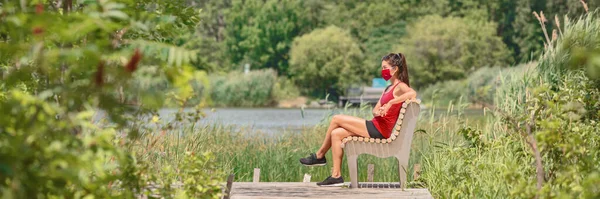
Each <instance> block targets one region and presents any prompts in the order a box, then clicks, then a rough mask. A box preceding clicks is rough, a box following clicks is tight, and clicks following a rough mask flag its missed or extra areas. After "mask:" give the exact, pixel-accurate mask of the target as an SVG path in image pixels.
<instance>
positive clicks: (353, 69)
mask: <svg viewBox="0 0 600 199" xmlns="http://www.w3.org/2000/svg"><path fill="white" fill-rule="evenodd" d="M362 59H363V54H362V51H361V50H360V48H359V46H358V44H357V42H356V41H355V40H354V39H353V38H352V37H351V36H350V33H349V32H348V31H346V30H343V29H341V28H338V27H336V26H329V27H327V28H324V29H316V30H314V31H313V32H311V33H309V34H306V35H302V36H300V37H298V38H296V39H294V43H293V44H292V48H291V50H290V73H291V74H292V75H293V76H294V78H295V81H296V82H297V85H299V87H301V88H302V89H304V91H305V92H309V93H312V94H313V95H315V94H316V95H319V96H321V97H322V96H324V95H325V93H326V92H328V90H329V88H333V89H334V90H335V91H337V92H340V93H343V89H344V88H347V87H348V86H350V85H352V84H360V83H362V82H363V81H364V80H365V78H366V77H367V74H368V72H369V71H370V69H369V67H366V66H364V65H362V64H361V63H362ZM372 70H376V69H372Z"/></svg>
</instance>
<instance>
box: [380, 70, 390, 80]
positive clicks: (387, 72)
mask: <svg viewBox="0 0 600 199" xmlns="http://www.w3.org/2000/svg"><path fill="white" fill-rule="evenodd" d="M381 77H383V79H385V81H387V80H390V79H391V78H392V74H390V69H382V70H381Z"/></svg>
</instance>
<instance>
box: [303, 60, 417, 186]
mask: <svg viewBox="0 0 600 199" xmlns="http://www.w3.org/2000/svg"><path fill="white" fill-rule="evenodd" d="M407 67H408V66H407V65H406V58H405V56H404V55H403V54H401V53H390V54H388V55H386V56H384V57H383V58H381V77H383V79H385V80H386V81H388V80H390V79H391V85H390V86H388V87H387V88H386V89H385V91H384V92H383V93H382V95H381V97H380V98H379V102H377V105H375V108H373V119H372V120H365V119H362V118H357V117H353V116H348V115H335V116H333V118H332V120H331V123H330V124H329V128H328V129H327V134H326V135H325V140H323V144H322V145H321V148H320V149H319V150H318V151H317V152H316V153H312V154H310V155H309V156H308V157H306V158H302V159H300V163H302V164H303V165H305V166H323V165H326V163H327V161H326V159H325V154H326V153H327V151H329V149H330V148H331V151H332V153H333V171H332V172H331V176H329V177H327V179H325V180H324V181H323V182H319V183H317V185H319V186H341V185H343V184H344V179H343V178H342V173H341V167H342V158H343V155H344V151H343V150H342V147H341V144H342V139H344V138H346V137H349V136H361V137H365V138H381V139H387V138H389V137H390V135H391V133H392V129H393V127H394V124H395V123H396V120H397V119H398V114H399V111H400V108H401V107H402V102H404V101H406V100H408V99H414V98H415V97H416V96H417V93H416V92H415V91H414V90H413V89H412V88H410V84H409V81H408V68H407Z"/></svg>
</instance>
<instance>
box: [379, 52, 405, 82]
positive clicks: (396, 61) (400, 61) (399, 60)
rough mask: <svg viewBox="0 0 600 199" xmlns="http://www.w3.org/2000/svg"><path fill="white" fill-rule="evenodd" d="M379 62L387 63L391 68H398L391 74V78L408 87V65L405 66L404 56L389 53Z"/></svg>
mask: <svg viewBox="0 0 600 199" xmlns="http://www.w3.org/2000/svg"><path fill="white" fill-rule="evenodd" d="M381 61H386V62H388V63H389V64H390V65H392V67H398V70H397V72H395V73H394V74H393V77H394V78H396V79H398V80H400V81H402V82H404V83H405V84H406V85H408V86H410V82H409V80H408V65H406V56H404V54H402V53H390V54H388V55H386V56H383V57H382V58H381Z"/></svg>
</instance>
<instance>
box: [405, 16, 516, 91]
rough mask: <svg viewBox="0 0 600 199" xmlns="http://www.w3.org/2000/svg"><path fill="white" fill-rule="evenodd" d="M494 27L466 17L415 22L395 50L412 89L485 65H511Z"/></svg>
mask: <svg viewBox="0 0 600 199" xmlns="http://www.w3.org/2000/svg"><path fill="white" fill-rule="evenodd" d="M495 26H496V25H495V24H494V23H491V22H484V21H481V20H472V19H468V18H457V17H446V18H442V17H440V16H437V15H429V16H425V17H423V18H421V19H420V20H418V21H416V22H414V23H413V24H412V25H410V26H409V27H408V28H407V29H408V30H410V31H408V34H407V35H406V37H405V38H403V39H402V42H401V44H400V45H399V46H398V47H396V49H397V51H398V52H402V53H404V54H406V56H407V63H408V67H409V72H410V74H411V77H413V78H412V79H413V80H414V83H413V85H414V87H416V88H424V87H426V86H427V85H429V84H433V83H435V82H440V81H445V80H454V79H461V78H464V77H466V76H467V74H469V73H471V72H473V71H475V70H476V69H478V68H481V67H484V66H502V65H506V64H507V63H510V61H511V59H510V57H509V55H510V52H509V51H508V49H507V48H506V45H505V44H504V43H503V42H502V40H501V38H500V37H498V36H496V30H495Z"/></svg>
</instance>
